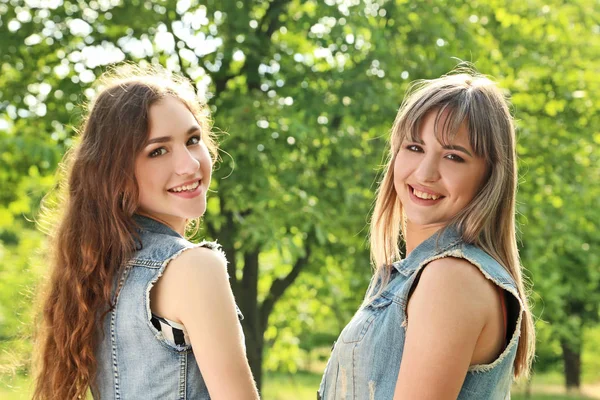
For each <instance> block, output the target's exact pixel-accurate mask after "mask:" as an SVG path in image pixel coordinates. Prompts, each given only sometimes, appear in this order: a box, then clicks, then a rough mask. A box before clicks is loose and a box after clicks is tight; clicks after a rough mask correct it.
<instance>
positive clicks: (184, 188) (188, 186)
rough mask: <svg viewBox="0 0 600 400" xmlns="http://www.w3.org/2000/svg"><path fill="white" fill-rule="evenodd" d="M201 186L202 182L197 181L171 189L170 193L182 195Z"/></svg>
mask: <svg viewBox="0 0 600 400" xmlns="http://www.w3.org/2000/svg"><path fill="white" fill-rule="evenodd" d="M198 186H200V180H195V181H192V182H190V183H186V184H183V185H181V186H176V187H174V188H171V189H169V192H174V193H180V192H193V191H194V190H196V188H197V187H198Z"/></svg>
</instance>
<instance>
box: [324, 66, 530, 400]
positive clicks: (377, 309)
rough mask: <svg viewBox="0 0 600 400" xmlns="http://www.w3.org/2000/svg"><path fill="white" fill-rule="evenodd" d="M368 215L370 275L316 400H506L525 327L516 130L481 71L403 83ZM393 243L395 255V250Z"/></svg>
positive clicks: (517, 370)
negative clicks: (403, 92) (517, 223)
mask: <svg viewBox="0 0 600 400" xmlns="http://www.w3.org/2000/svg"><path fill="white" fill-rule="evenodd" d="M390 143H391V148H390V157H389V163H388V165H387V168H386V171H385V175H384V177H383V180H382V182H381V184H380V187H379V190H378V194H377V200H376V205H375V210H374V214H373V216H372V220H371V255H372V260H373V263H374V265H375V267H376V268H375V273H374V276H373V279H372V283H371V285H370V288H369V291H368V293H367V296H366V297H365V301H364V303H363V304H362V305H361V307H360V308H359V310H358V311H357V313H356V314H355V315H354V317H353V318H352V320H351V321H350V323H349V324H348V325H347V326H346V327H345V328H344V330H343V331H342V333H341V334H340V337H339V339H338V340H337V341H336V344H335V345H334V349H333V352H332V354H331V358H330V360H329V362H328V364H327V367H326V370H325V373H324V376H323V380H322V383H321V386H320V388H319V392H318V397H319V398H320V399H326V400H332V399H376V400H392V399H393V400H404V399H410V400H412V399H419V400H427V399H431V400H433V399H435V400H440V399H457V398H458V399H462V400H467V399H506V398H509V397H510V387H511V383H512V381H513V377H515V376H521V375H527V373H528V371H529V368H530V364H531V358H532V355H533V349H534V330H533V324H532V319H531V314H530V310H529V306H528V303H527V297H526V294H525V290H524V285H523V279H522V273H521V265H520V262H519V255H518V252H517V243H516V237H515V193H516V184H517V170H516V156H515V131H514V124H513V119H512V117H511V115H510V112H509V108H508V105H507V101H506V99H505V98H504V96H503V94H502V92H501V91H500V89H499V88H498V87H497V86H496V85H495V84H494V82H492V81H491V80H490V79H488V78H486V77H483V76H480V75H478V74H476V73H473V72H472V71H470V70H468V71H457V72H456V73H453V74H449V75H446V76H443V77H441V78H439V79H433V80H428V81H421V82H418V83H416V84H415V85H413V87H412V90H411V91H410V93H409V95H408V96H407V97H406V98H405V100H404V102H403V104H402V106H401V108H400V111H399V112H398V115H397V117H396V121H395V122H394V125H393V127H392V131H391V140H390ZM400 240H402V241H404V244H405V245H406V255H405V257H404V258H402V257H401V255H400V250H399V242H400Z"/></svg>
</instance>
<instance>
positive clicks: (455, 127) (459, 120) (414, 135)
mask: <svg viewBox="0 0 600 400" xmlns="http://www.w3.org/2000/svg"><path fill="white" fill-rule="evenodd" d="M407 136H408V139H409V140H412V141H419V140H424V139H426V137H427V136H433V137H435V139H436V140H437V141H438V142H439V143H441V144H442V145H447V144H452V143H461V144H463V145H466V146H469V145H470V143H469V142H470V134H469V126H468V123H467V119H466V118H463V117H462V116H460V115H458V113H456V112H453V110H452V109H450V108H448V107H445V108H435V109H432V110H429V111H428V112H426V113H425V114H424V115H423V116H422V117H421V118H420V119H418V120H417V121H416V123H415V124H413V129H411V130H410V131H409V132H408V135H407Z"/></svg>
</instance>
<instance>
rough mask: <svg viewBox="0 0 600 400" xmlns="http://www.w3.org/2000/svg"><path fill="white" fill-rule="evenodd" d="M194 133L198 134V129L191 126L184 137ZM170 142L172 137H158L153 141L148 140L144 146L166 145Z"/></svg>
mask: <svg viewBox="0 0 600 400" xmlns="http://www.w3.org/2000/svg"><path fill="white" fill-rule="evenodd" d="M196 132H200V127H199V126H192V127H191V128H190V129H188V130H187V132H186V133H185V135H186V136H190V135H192V134H194V133H196ZM171 140H173V136H160V137H156V138H154V139H150V140H148V141H146V144H145V146H148V145H151V144H153V143H167V142H170V141H171Z"/></svg>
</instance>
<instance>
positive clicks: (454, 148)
mask: <svg viewBox="0 0 600 400" xmlns="http://www.w3.org/2000/svg"><path fill="white" fill-rule="evenodd" d="M415 142H416V143H418V144H420V145H423V146H424V145H425V142H423V141H422V140H421V139H418V140H416V141H415ZM442 148H443V149H444V150H458V151H461V152H463V153H465V154H467V155H469V157H473V154H471V153H470V152H469V150H467V149H465V148H464V147H462V146H459V145H456V144H452V145H442Z"/></svg>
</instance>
